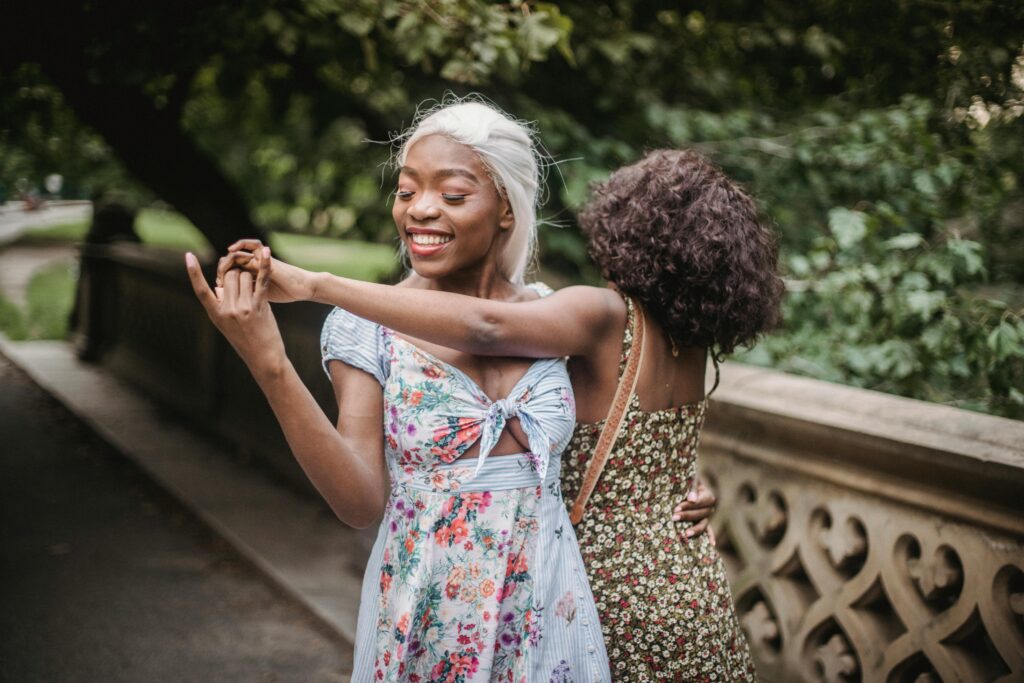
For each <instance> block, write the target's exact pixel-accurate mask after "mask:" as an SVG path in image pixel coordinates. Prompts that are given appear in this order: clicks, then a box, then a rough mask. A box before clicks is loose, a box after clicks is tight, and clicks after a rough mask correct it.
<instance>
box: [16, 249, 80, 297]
mask: <svg viewBox="0 0 1024 683" xmlns="http://www.w3.org/2000/svg"><path fill="white" fill-rule="evenodd" d="M77 261H78V247H76V246H74V245H71V244H60V243H57V244H12V245H10V246H8V247H6V248H4V247H0V294H2V295H3V296H4V298H6V299H8V300H10V301H13V302H14V303H16V304H18V305H19V306H24V305H25V292H26V291H28V283H29V282H30V281H31V280H32V276H33V275H35V274H36V273H38V272H40V271H43V270H46V269H48V268H51V267H54V266H61V267H63V268H67V269H68V270H71V269H73V268H75V267H76V266H75V264H76V262H77Z"/></svg>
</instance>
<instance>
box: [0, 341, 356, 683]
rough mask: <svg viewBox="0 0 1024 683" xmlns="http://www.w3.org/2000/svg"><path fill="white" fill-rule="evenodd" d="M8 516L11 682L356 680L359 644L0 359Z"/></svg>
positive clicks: (6, 676)
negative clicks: (353, 646)
mask: <svg viewBox="0 0 1024 683" xmlns="http://www.w3.org/2000/svg"><path fill="white" fill-rule="evenodd" d="M4 346H6V347H7V348H10V346H11V345H10V344H9V343H7V342H3V345H0V351H2V350H3V348H4ZM94 399H95V400H98V401H100V402H102V397H94ZM124 417H126V418H128V419H129V420H130V419H131V416H124ZM153 438H159V435H154V437H153ZM230 493H231V492H230V491H222V492H221V495H222V496H223V497H229V496H230ZM0 507H2V515H0V529H2V539H3V540H2V543H3V552H2V554H0V581H2V593H0V595H2V604H3V609H2V610H0V633H3V637H2V638H0V681H12V682H14V681H17V682H19V683H20V682H22V681H67V682H71V683H74V682H77V681H82V682H83V683H84V682H90V683H91V682H94V681H103V682H104V683H117V682H119V681H126V682H127V681H131V682H136V681H147V682H150V681H153V682H161V681H168V682H171V681H174V682H178V681H199V682H202V681H218V682H220V681H256V682H266V683H269V682H272V681H301V682H307V681H309V682H319V681H343V680H347V678H348V675H347V674H348V673H349V671H350V667H351V659H350V654H349V652H350V649H349V648H350V646H349V644H348V643H345V642H344V641H343V640H341V639H340V638H339V636H338V635H337V633H336V632H335V631H333V630H332V629H330V628H327V627H326V626H325V625H324V623H323V622H322V621H321V620H317V619H315V618H313V617H312V616H311V614H310V612H309V611H308V610H305V609H302V608H300V607H299V606H298V603H296V602H294V601H293V600H292V599H290V598H288V597H286V596H285V595H284V594H283V593H282V592H281V591H280V590H279V587H278V586H276V585H275V584H274V583H273V582H268V581H267V580H266V577H265V575H263V574H261V573H260V572H257V571H256V570H255V569H254V568H253V566H252V565H250V564H249V563H247V562H245V561H243V560H241V559H240V556H239V555H238V554H237V553H236V552H234V551H233V550H232V549H231V548H230V547H229V546H228V544H227V543H225V542H224V541H223V540H220V539H219V538H218V537H217V536H216V535H214V534H212V533H210V531H209V528H208V527H207V526H204V525H203V524H200V523H199V522H198V521H197V520H196V518H195V517H193V515H192V514H191V513H190V512H188V511H186V509H185V508H183V507H182V506H181V505H180V504H179V503H178V502H177V501H176V500H175V499H173V498H172V497H171V496H168V495H167V494H166V493H165V492H163V491H162V490H161V489H159V488H158V487H157V486H155V485H154V484H153V482H152V481H151V479H150V478H148V477H147V476H145V475H144V474H143V473H142V471H141V470H140V469H139V468H138V467H137V466H136V465H135V464H134V463H132V462H131V461H130V460H127V459H125V458H123V457H122V456H121V455H120V454H118V453H117V452H116V451H114V449H112V448H111V447H110V446H108V445H107V444H106V443H105V442H103V441H101V440H100V439H99V438H97V437H96V436H95V435H94V434H93V433H92V431H90V430H89V429H87V428H86V427H85V426H83V424H82V423H81V422H79V420H78V419H77V418H75V417H73V416H72V415H71V414H70V413H68V412H67V410H65V409H64V408H63V407H62V406H61V405H60V404H58V403H57V402H56V401H54V400H53V399H52V398H50V397H49V396H47V395H46V394H45V393H44V392H43V391H42V390H40V388H39V387H38V386H36V384H35V383H33V382H32V381H31V380H29V379H28V378H27V377H26V376H25V375H24V374H22V372H20V371H19V370H17V369H15V368H14V367H13V366H12V365H11V364H10V363H9V362H8V361H7V360H6V359H5V358H4V357H3V355H0Z"/></svg>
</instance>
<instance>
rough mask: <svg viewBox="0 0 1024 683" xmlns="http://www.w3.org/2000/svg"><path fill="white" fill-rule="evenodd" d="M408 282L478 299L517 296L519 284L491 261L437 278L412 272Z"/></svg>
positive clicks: (420, 286) (500, 299)
mask: <svg viewBox="0 0 1024 683" xmlns="http://www.w3.org/2000/svg"><path fill="white" fill-rule="evenodd" d="M409 279H410V281H411V282H410V284H412V285H413V286H415V287H419V288H422V289H433V290H437V291H440V292H452V293H453V294H464V295H466V296H474V297H477V298H479V299H494V300H498V301H502V300H506V299H515V298H517V296H518V294H519V292H520V290H521V289H522V288H521V286H520V285H515V284H513V283H512V282H510V281H509V279H508V278H507V277H505V276H504V275H502V274H501V273H500V272H499V271H498V268H497V265H496V264H494V263H491V262H486V263H483V264H481V265H480V266H479V267H476V268H465V269H463V270H459V271H456V272H453V273H448V274H447V275H444V276H443V277H439V278H433V279H429V278H425V277H423V276H421V275H417V274H413V275H412V276H411V277H410V278H409Z"/></svg>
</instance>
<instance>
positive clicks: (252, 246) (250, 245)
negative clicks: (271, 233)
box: [228, 237, 263, 253]
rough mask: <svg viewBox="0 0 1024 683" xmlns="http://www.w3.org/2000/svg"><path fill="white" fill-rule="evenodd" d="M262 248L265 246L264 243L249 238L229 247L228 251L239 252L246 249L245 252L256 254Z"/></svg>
mask: <svg viewBox="0 0 1024 683" xmlns="http://www.w3.org/2000/svg"><path fill="white" fill-rule="evenodd" d="M262 246H263V242H260V241H259V240H257V239H253V238H251V237H248V238H245V239H240V240H238V241H237V242H235V243H234V244H232V245H231V246H230V247H228V251H238V250H239V249H244V250H245V251H248V252H253V253H255V252H256V250H257V249H259V248H260V247H262Z"/></svg>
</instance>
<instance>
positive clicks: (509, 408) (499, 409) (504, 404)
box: [491, 398, 519, 420]
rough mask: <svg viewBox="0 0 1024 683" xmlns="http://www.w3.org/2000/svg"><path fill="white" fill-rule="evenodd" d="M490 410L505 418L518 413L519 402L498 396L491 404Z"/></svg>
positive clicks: (515, 415)
mask: <svg viewBox="0 0 1024 683" xmlns="http://www.w3.org/2000/svg"><path fill="white" fill-rule="evenodd" d="M491 412H492V413H497V414H499V415H501V416H502V417H503V418H505V419H506V420H508V419H510V418H513V417H517V416H518V415H519V402H518V401H516V400H515V399H512V398H500V399H498V400H497V401H495V402H494V403H492V404H491Z"/></svg>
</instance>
